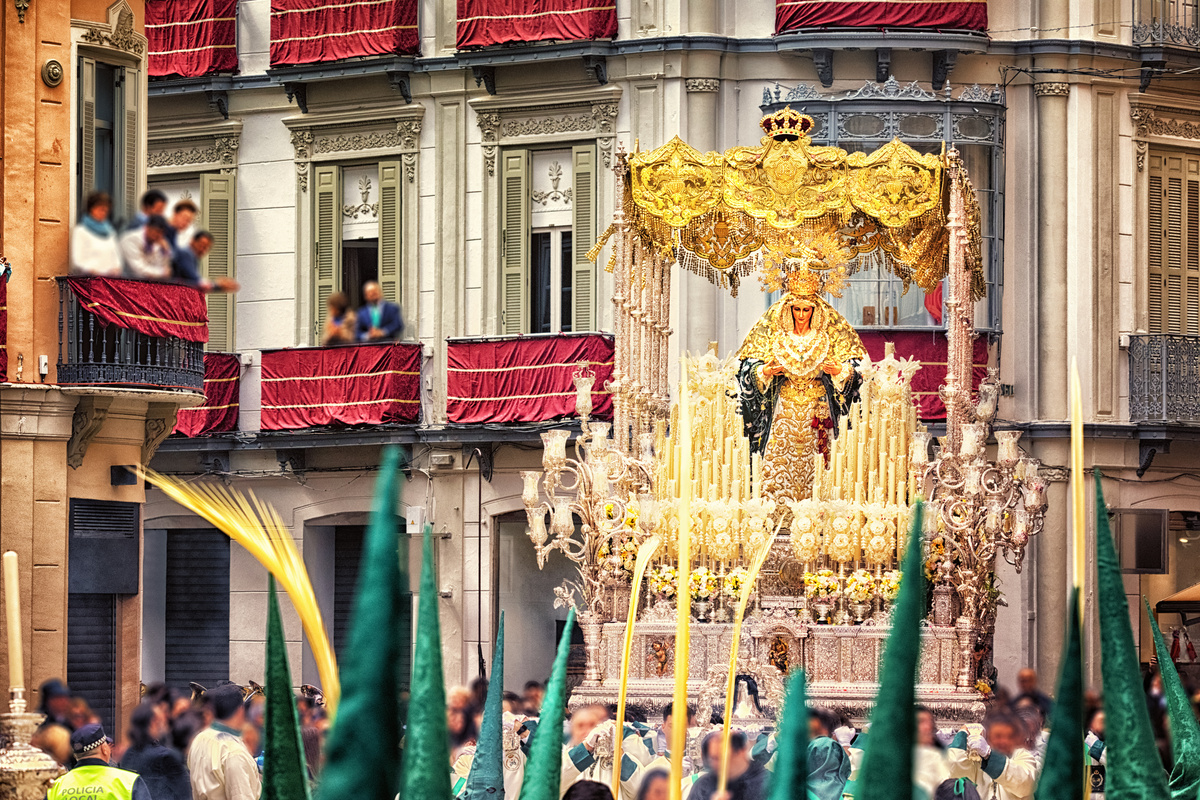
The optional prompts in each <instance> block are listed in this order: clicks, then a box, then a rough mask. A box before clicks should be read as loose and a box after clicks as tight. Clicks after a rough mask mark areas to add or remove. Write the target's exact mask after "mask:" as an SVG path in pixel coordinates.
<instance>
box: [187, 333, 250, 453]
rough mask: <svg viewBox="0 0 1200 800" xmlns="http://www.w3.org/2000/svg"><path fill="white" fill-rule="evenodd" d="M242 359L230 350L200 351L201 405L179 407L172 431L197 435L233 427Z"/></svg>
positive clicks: (219, 431) (235, 419)
mask: <svg viewBox="0 0 1200 800" xmlns="http://www.w3.org/2000/svg"><path fill="white" fill-rule="evenodd" d="M241 374H242V362H241V359H239V358H238V357H237V356H236V355H233V354H232V353H205V354H204V405H201V406H196V407H195V408H184V409H180V411H179V416H178V419H177V420H176V421H175V430H174V433H180V434H183V435H184V436H201V435H203V434H208V433H224V432H226V431H232V430H237V420H238V406H239V403H238V390H239V384H240V378H241Z"/></svg>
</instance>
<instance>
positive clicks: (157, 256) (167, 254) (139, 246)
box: [121, 227, 171, 281]
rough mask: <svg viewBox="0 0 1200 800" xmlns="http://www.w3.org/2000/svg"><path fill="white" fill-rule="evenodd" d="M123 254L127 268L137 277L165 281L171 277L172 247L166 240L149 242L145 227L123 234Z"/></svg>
mask: <svg viewBox="0 0 1200 800" xmlns="http://www.w3.org/2000/svg"><path fill="white" fill-rule="evenodd" d="M121 255H122V256H123V257H124V259H125V268H126V269H128V270H129V274H130V275H132V276H133V277H135V278H142V279H144V280H151V281H165V280H167V279H168V278H170V277H171V250H170V248H168V247H167V244H166V242H158V243H156V244H153V245H151V244H149V243H148V242H147V241H146V229H145V228H144V227H143V228H134V229H133V230H131V231H127V232H125V233H123V234H121Z"/></svg>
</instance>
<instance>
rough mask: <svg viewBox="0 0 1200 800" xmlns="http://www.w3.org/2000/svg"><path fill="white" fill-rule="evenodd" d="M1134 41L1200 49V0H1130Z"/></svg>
mask: <svg viewBox="0 0 1200 800" xmlns="http://www.w3.org/2000/svg"><path fill="white" fill-rule="evenodd" d="M1133 3H1134V8H1133V43H1134V44H1138V45H1150V46H1155V47H1164V46H1165V47H1195V48H1200V0H1133Z"/></svg>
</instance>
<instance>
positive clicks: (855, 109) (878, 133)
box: [762, 78, 1004, 330]
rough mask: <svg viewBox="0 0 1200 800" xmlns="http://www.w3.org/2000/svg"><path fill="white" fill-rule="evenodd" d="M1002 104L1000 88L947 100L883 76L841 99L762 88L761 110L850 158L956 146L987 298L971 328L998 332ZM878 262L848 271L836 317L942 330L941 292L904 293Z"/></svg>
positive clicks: (858, 323) (946, 95)
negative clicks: (808, 129)
mask: <svg viewBox="0 0 1200 800" xmlns="http://www.w3.org/2000/svg"><path fill="white" fill-rule="evenodd" d="M1003 102H1004V94H1003V91H1002V90H1000V89H986V88H981V87H980V86H978V85H976V86H971V87H968V88H966V89H963V90H962V91H961V92H959V94H958V96H957V97H953V95H952V93H951V91H950V88H949V87H947V89H946V91H945V92H943V93H941V94H934V93H933V92H929V91H926V90H925V89H923V88H921V87H920V86H919V85H918V84H917V83H916V82H915V81H914V82H913V83H911V84H909V85H907V86H901V85H900V83H899V82H897V81H896V79H895V78H889V79H888V80H887V82H886V83H882V84H877V83H873V82H867V83H866V84H865V85H864V86H863V87H862V88H861V89H859V90H858V91H855V92H849V93H845V94H842V95H822V94H821V93H819V92H818V91H817V90H816V89H815V88H814V87H812V86H808V85H804V84H802V85H800V86H797V87H795V88H793V89H786V88H784V87H781V86H778V85H776V86H775V87H769V88H767V89H764V90H763V104H762V110H763V113H768V112H770V111H776V110H779V109H781V108H783V107H784V106H789V105H790V106H791V107H792V108H794V109H796V110H798V111H801V112H803V113H805V114H808V115H809V116H811V117H812V118H813V121H814V122H815V128H814V130H813V134H812V140H813V143H814V144H822V145H836V146H838V147H841V148H842V149H844V150H848V151H851V152H854V151H863V152H869V151H872V150H875V149H876V148H878V147H880V146H882V145H884V144H886V143H887V142H889V141H891V140H892V139H894V138H899V139H900V140H901V141H903V142H904V143H905V144H907V145H909V146H911V147H912V148H913V149H915V150H917V151H918V152H921V153H938V152H941V150H942V148H943V147H951V146H953V147H957V148H958V151H959V152H960V153H961V154H962V157H963V160H964V162H965V163H966V166H967V171H968V174H969V175H970V177H971V181H972V183H973V184H974V186H975V190H976V192H977V194H978V195H979V207H980V212H981V215H982V234H983V258H984V264H985V268H986V271H987V280H988V296H987V298H986V299H984V300H981V301H980V302H979V304H978V305H977V307H976V311H975V325H976V327H977V328H978V329H981V330H998V329H999V327H1000V293H1001V288H1002V285H1001V284H1002V282H1001V264H1002V263H1003V260H1002V258H1001V251H1002V247H1003V231H1004V225H1003V215H1002V211H1003V207H1002V200H1003V193H1004V105H1003ZM880 257H886V256H879V255H872V256H870V257H868V258H865V259H862V260H860V262H859V263H858V264H857V265H856V267H855V268H852V272H853V274H852V275H851V277H850V280H849V283H848V286H847V288H846V291H845V292H844V294H843V296H842V297H841V298H834V299H833V303H834V305H835V307H837V309H838V311H840V312H841V313H842V314H844V315H845V316H846V318H847V319H848V320H850V322H851V323H852V324H853V325H854V326H855V327H861V328H881V327H886V328H928V327H937V328H940V327H942V324H943V323H942V320H943V319H944V315H943V308H942V296H941V293H940V292H936V291H935V292H930V293H929V294H928V295H925V294H923V293H921V292H920V291H919V290H917V289H910V290H909V291H908V293H907V294H905V292H904V287H903V285H902V283H901V282H900V280H899V279H898V278H896V277H895V276H893V275H892V274H891V273H889V272H887V271H886V270H882V269H878V268H877V267H878V266H879V264H878V263H877V262H876V261H875V260H874V259H877V258H880ZM855 270H856V271H855Z"/></svg>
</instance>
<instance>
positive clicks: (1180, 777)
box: [1142, 597, 1200, 800]
mask: <svg viewBox="0 0 1200 800" xmlns="http://www.w3.org/2000/svg"><path fill="white" fill-rule="evenodd" d="M1142 602H1143V603H1145V604H1146V616H1147V617H1149V618H1150V630H1151V631H1152V632H1153V633H1154V647H1155V649H1157V650H1158V670H1159V672H1160V673H1162V682H1163V692H1164V693H1165V694H1166V696H1167V715H1168V717H1169V718H1170V720H1171V756H1172V758H1173V759H1174V763H1173V764H1172V765H1171V776H1170V778H1168V779H1167V786H1168V788H1169V789H1170V790H1171V800H1196V796H1197V795H1200V724H1197V723H1196V715H1195V714H1194V713H1193V712H1192V703H1191V701H1190V700H1189V699H1188V696H1187V692H1186V691H1185V690H1184V688H1183V684H1182V683H1181V682H1180V680H1179V672H1178V671H1177V670H1176V669H1175V662H1174V661H1173V660H1172V659H1171V651H1170V649H1169V648H1168V647H1167V643H1166V642H1165V641H1163V635H1162V631H1161V630H1160V629H1159V627H1158V622H1157V621H1156V620H1155V619H1154V614H1152V613H1151V612H1150V603H1149V601H1147V600H1146V598H1144V597H1143V598H1142Z"/></svg>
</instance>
